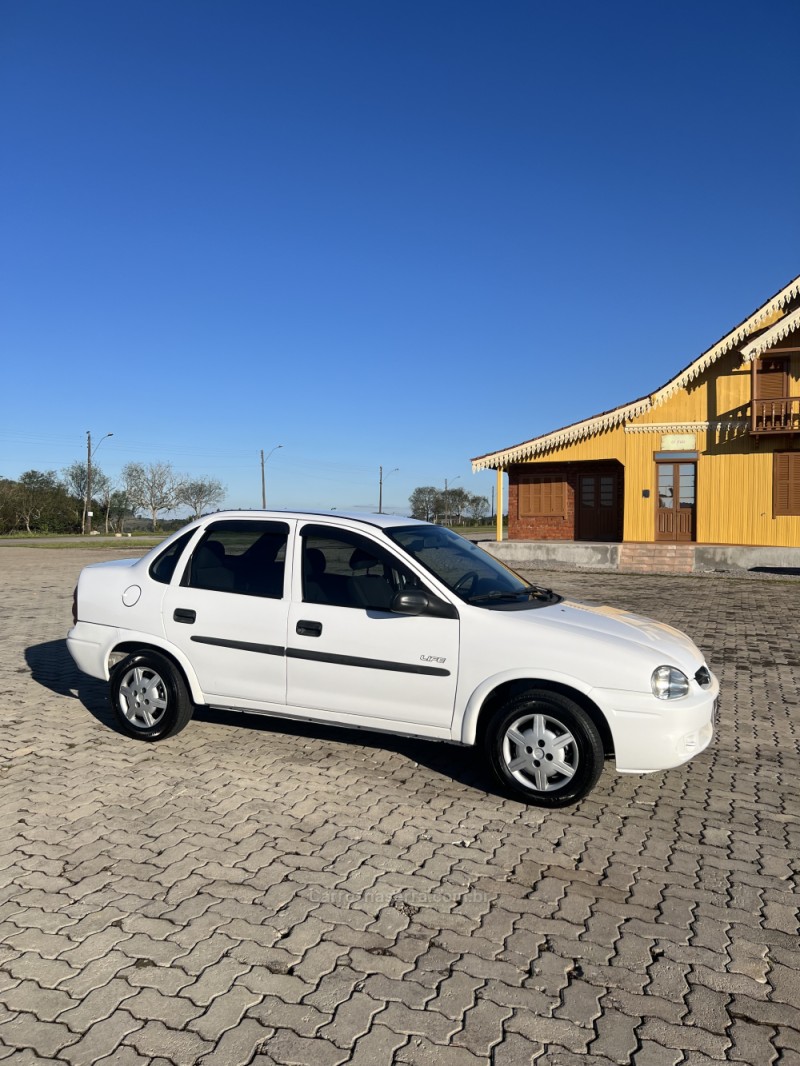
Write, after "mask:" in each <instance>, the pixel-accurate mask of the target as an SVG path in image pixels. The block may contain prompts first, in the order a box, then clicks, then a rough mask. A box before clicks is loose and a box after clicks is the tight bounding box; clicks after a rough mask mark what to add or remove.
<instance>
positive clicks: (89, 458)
mask: <svg viewBox="0 0 800 1066" xmlns="http://www.w3.org/2000/svg"><path fill="white" fill-rule="evenodd" d="M113 436H114V434H113V433H106V435H105V437H101V438H100V440H99V441H98V442H97V444H95V446H94V451H93V450H92V431H91V430H90V429H87V430H86V523H85V525H84V529H85V530H86V535H87V536H91V533H92V511H91V507H92V456H93V455H94V453H95V452H96V451H97V449H98V448H99V447H100V445H101V444H102V443H103V441H104V440H105V439H106V437H113Z"/></svg>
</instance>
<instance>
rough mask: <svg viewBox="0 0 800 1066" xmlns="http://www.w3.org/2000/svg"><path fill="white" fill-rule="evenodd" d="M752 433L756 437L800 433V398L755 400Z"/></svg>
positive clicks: (783, 397) (782, 397)
mask: <svg viewBox="0 0 800 1066" xmlns="http://www.w3.org/2000/svg"><path fill="white" fill-rule="evenodd" d="M750 432H751V434H752V435H753V436H754V437H758V436H761V435H762V434H764V435H766V434H776V433H784V434H791V433H800V396H777V397H773V398H772V399H769V400H753V402H752V421H751V425H750Z"/></svg>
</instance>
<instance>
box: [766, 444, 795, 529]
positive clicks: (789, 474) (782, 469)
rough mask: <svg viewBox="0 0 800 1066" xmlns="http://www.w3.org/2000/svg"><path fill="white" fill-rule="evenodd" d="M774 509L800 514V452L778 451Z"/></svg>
mask: <svg viewBox="0 0 800 1066" xmlns="http://www.w3.org/2000/svg"><path fill="white" fill-rule="evenodd" d="M772 511H773V514H774V515H775V516H776V517H777V516H778V515H800V452H776V453H775V460H774V466H773V472H772Z"/></svg>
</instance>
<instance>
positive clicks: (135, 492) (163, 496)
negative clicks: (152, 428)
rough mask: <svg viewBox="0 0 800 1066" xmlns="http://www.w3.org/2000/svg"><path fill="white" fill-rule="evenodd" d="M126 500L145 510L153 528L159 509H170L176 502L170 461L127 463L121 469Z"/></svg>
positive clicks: (175, 490) (173, 474)
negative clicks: (146, 463)
mask: <svg viewBox="0 0 800 1066" xmlns="http://www.w3.org/2000/svg"><path fill="white" fill-rule="evenodd" d="M122 477H123V479H124V481H125V491H126V493H127V496H128V500H129V501H130V503H131V504H132V505H133V506H134V507H140V508H141V509H142V510H143V511H147V512H148V513H149V515H150V517H151V518H152V520H153V529H154V530H155V528H156V525H157V522H158V515H159V513H160V512H161V511H171V510H172V509H173V507H175V505H176V504H177V502H178V501H177V494H178V488H179V484H180V483H179V481H178V478H177V477H176V476H175V471H174V470H173V469H172V464H171V463H150V464H149V465H148V466H144V465H143V464H142V463H128V465H127V466H126V467H125V468H124V469H123V471H122Z"/></svg>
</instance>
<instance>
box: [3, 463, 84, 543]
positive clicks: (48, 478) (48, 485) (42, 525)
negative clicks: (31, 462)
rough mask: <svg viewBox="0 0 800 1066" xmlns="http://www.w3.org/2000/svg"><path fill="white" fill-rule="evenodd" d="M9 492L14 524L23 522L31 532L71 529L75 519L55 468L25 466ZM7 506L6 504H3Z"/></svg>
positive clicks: (7, 499)
mask: <svg viewBox="0 0 800 1066" xmlns="http://www.w3.org/2000/svg"><path fill="white" fill-rule="evenodd" d="M11 484H12V485H13V488H11V489H10V490H9V492H8V493H7V494H4V495H5V496H6V507H8V505H9V504H10V505H11V508H13V519H12V521H11V526H12V528H15V529H16V528H19V527H21V526H24V528H25V530H26V532H28V533H60V532H68V531H71V530H72V529H73V528H74V527H73V522H74V515H73V511H72V506H71V501H70V499H69V497H68V495H67V493H66V490H65V489H64V486H63V485H62V484H61V482H60V481H59V480H58V475H57V474H56V472H55V470H45V471H42V470H26V471H25V473H24V474H21V475H20V477H19V481H18V482H17V483H16V485H14V483H13V482H12V483H11ZM4 509H5V508H4Z"/></svg>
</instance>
